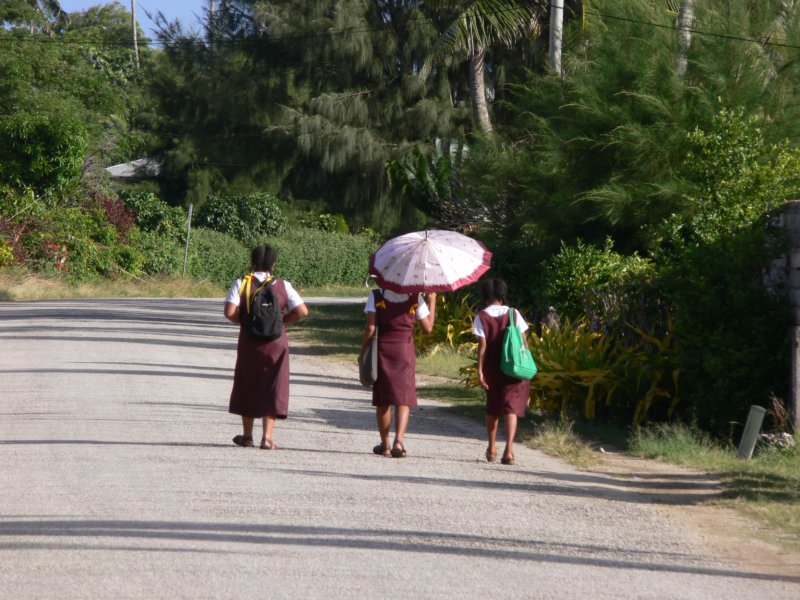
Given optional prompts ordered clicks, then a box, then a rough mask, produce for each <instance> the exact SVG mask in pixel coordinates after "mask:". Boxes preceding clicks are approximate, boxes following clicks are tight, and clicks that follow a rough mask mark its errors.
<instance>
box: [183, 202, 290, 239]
mask: <svg viewBox="0 0 800 600" xmlns="http://www.w3.org/2000/svg"><path fill="white" fill-rule="evenodd" d="M194 222H195V223H196V224H197V225H198V226H200V227H205V228H207V229H213V230H214V231H219V232H221V233H226V234H228V235H230V236H232V237H234V238H236V239H237V240H239V241H240V242H242V243H243V244H244V245H245V246H254V245H255V244H256V243H257V241H258V240H259V239H261V238H264V237H268V236H276V235H280V234H281V233H282V232H283V231H284V230H285V229H286V218H285V217H284V215H283V211H282V210H281V207H280V203H279V202H278V200H277V199H276V198H275V196H273V195H272V194H269V193H266V192H258V193H254V194H248V195H246V196H218V195H213V194H212V195H210V196H209V197H208V201H207V202H206V203H205V204H203V206H202V207H200V209H199V210H198V211H197V215H196V217H195V219H194Z"/></svg>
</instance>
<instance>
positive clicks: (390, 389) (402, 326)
mask: <svg viewBox="0 0 800 600" xmlns="http://www.w3.org/2000/svg"><path fill="white" fill-rule="evenodd" d="M416 319H417V294H412V295H411V297H410V298H409V299H408V300H405V301H403V302H389V301H388V300H386V299H385V298H384V299H379V300H378V302H376V305H375V321H376V323H377V325H378V379H377V380H376V381H375V384H374V385H373V386H372V406H410V407H412V408H413V407H415V406H416V405H417V382H416V368H417V355H416V353H415V352H414V322H415V321H416Z"/></svg>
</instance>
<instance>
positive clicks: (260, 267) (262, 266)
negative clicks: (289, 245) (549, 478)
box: [250, 244, 278, 271]
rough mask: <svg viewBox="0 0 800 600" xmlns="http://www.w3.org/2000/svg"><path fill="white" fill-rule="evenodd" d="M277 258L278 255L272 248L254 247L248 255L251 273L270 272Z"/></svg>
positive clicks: (266, 246) (265, 246)
mask: <svg viewBox="0 0 800 600" xmlns="http://www.w3.org/2000/svg"><path fill="white" fill-rule="evenodd" d="M277 257H278V254H277V252H275V248H273V247H272V246H268V245H266V244H264V245H262V246H256V247H255V248H253V251H252V252H251V253H250V265H251V266H252V267H253V271H271V270H272V267H274V266H275V259H276V258H277Z"/></svg>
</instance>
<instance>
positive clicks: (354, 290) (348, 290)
mask: <svg viewBox="0 0 800 600" xmlns="http://www.w3.org/2000/svg"><path fill="white" fill-rule="evenodd" d="M371 289H372V288H367V287H364V286H363V285H360V286H352V287H347V286H344V287H338V286H331V285H323V286H316V287H315V286H308V287H303V288H297V291H298V293H299V294H300V295H301V296H303V297H306V296H307V297H309V298H314V297H320V296H321V297H328V298H363V299H364V302H366V301H367V296H368V295H369V292H370V290H371ZM361 308H362V310H363V308H364V306H363V305H362V306H361Z"/></svg>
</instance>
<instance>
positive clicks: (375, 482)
mask: <svg viewBox="0 0 800 600" xmlns="http://www.w3.org/2000/svg"><path fill="white" fill-rule="evenodd" d="M310 304H311V303H310ZM311 310H312V311H313V304H312V306H311ZM0 344H1V346H0V348H1V350H0V597H2V598H10V599H11V598H13V599H25V598H59V599H65V598H148V599H150V598H244V597H249V598H325V599H330V598H381V597H384V598H392V597H407V598H460V597H467V598H490V597H491V598H562V597H574V598H697V599H703V600H707V599H710V598H720V599H722V598H724V599H726V600H729V599H731V598H759V599H760V598H770V599H778V598H793V599H796V598H798V597H800V579H798V578H797V577H792V576H789V575H780V574H766V573H759V572H755V571H754V570H752V569H747V568H742V567H741V566H739V565H736V564H732V563H730V562H726V561H725V560H723V559H721V558H719V557H715V556H711V555H710V554H709V553H708V551H707V550H705V549H704V546H703V544H702V543H701V542H702V540H701V539H700V538H699V536H698V535H697V534H696V533H694V532H692V531H689V530H688V529H686V528H684V527H683V526H681V525H680V524H679V523H676V522H673V521H670V520H669V519H665V517H664V513H663V512H662V511H660V510H658V506H657V505H654V503H653V501H654V497H653V496H652V495H651V494H649V493H647V492H646V491H645V490H643V488H642V485H643V484H642V479H641V478H633V479H625V480H622V479H619V478H614V477H612V476H604V475H603V474H597V473H586V472H581V471H578V470H575V469H572V468H571V467H568V466H566V465H565V464H564V463H562V462H560V461H558V460H555V459H551V458H548V457H546V456H544V455H542V454H540V453H537V452H535V451H533V450H529V449H526V448H523V447H522V446H519V447H518V448H517V459H518V464H517V466H516V467H503V466H501V465H500V464H487V463H486V462H485V461H484V460H482V457H483V453H484V450H485V442H484V432H483V429H482V427H481V425H480V424H476V423H473V422H470V421H464V420H459V419H456V418H454V417H452V416H447V415H446V414H445V412H444V411H443V410H441V409H440V408H439V407H437V405H436V404H435V403H432V402H423V403H422V406H421V407H420V409H418V410H417V411H415V412H414V413H413V414H412V420H411V425H410V431H409V435H408V437H407V443H406V446H407V448H408V452H409V455H408V457H407V458H405V459H391V458H383V457H378V456H374V455H373V454H372V453H371V449H372V446H373V445H374V444H376V443H377V442H378V438H377V434H376V432H375V426H374V414H373V411H372V409H371V407H370V406H369V393H368V391H366V390H365V389H364V388H361V387H360V386H359V385H358V384H357V378H356V373H355V368H354V365H353V366H352V367H350V366H347V365H338V364H336V363H333V362H331V361H327V360H324V359H321V358H320V357H319V356H316V353H315V352H314V349H313V348H303V347H299V346H297V345H296V346H295V347H293V351H292V352H293V353H292V363H291V364H292V397H291V404H290V417H289V419H288V420H287V421H285V422H281V423H279V424H278V426H277V428H276V433H275V437H274V439H275V442H276V443H277V444H278V445H279V446H280V447H281V449H280V450H277V451H272V452H270V451H262V450H259V449H257V448H256V449H244V448H239V447H235V446H233V445H232V444H231V442H230V440H231V438H232V437H233V435H235V434H236V433H239V432H240V423H239V419H238V417H236V416H233V415H230V414H228V413H227V399H228V395H229V393H230V386H231V376H232V370H233V364H234V360H235V350H236V329H235V327H234V326H232V325H231V324H229V323H227V322H226V321H225V320H224V319H223V317H222V304H221V301H215V300H160V299H154V300H150V299H145V300H142V299H124V300H68V301H45V302H36V303H0ZM354 351H355V349H354ZM259 433H260V432H259V431H257V432H256V435H258V434H259ZM675 486H676V489H677V488H685V489H686V493H687V501H694V500H696V499H698V498H702V497H703V496H704V495H705V494H713V493H715V491H714V490H712V489H711V487H709V486H708V483H707V482H706V481H705V480H704V479H703V478H700V477H698V478H697V479H695V480H691V478H690V479H689V480H682V481H676V482H675ZM673 491H674V490H673ZM690 493H691V495H690ZM689 498H692V500H689Z"/></svg>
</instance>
